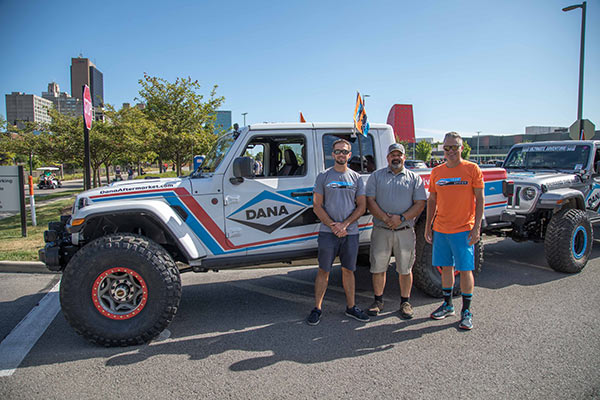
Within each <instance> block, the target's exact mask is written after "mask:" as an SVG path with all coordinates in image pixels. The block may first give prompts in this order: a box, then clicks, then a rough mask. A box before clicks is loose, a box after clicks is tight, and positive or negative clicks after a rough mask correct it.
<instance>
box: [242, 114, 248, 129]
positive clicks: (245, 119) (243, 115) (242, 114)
mask: <svg viewBox="0 0 600 400" xmlns="http://www.w3.org/2000/svg"><path fill="white" fill-rule="evenodd" d="M246 114H248V113H247V112H243V113H242V115H243V116H244V126H246Z"/></svg>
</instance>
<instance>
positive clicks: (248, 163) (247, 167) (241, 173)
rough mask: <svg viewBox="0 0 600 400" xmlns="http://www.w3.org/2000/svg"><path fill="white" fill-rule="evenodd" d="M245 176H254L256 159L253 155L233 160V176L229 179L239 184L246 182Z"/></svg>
mask: <svg viewBox="0 0 600 400" xmlns="http://www.w3.org/2000/svg"><path fill="white" fill-rule="evenodd" d="M244 178H254V159H253V158H252V157H238V158H236V159H235V160H233V177H232V178H230V179H229V181H230V182H231V183H233V184H234V185H237V184H239V183H242V182H244Z"/></svg>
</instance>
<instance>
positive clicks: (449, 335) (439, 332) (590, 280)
mask: <svg viewBox="0 0 600 400" xmlns="http://www.w3.org/2000/svg"><path fill="white" fill-rule="evenodd" d="M485 254H486V256H485V263H484V271H483V272H482V273H481V274H480V276H479V277H478V278H477V280H476V286H477V287H476V291H475V297H474V300H473V312H474V323H475V329H474V330H473V331H471V332H463V331H460V330H458V329H457V323H458V318H447V319H445V320H442V321H433V320H431V319H429V313H430V312H431V311H432V310H433V309H435V308H436V307H437V305H438V303H439V300H438V299H432V298H430V297H427V296H425V295H424V294H422V293H420V292H419V291H418V290H416V289H415V290H414V292H413V296H412V298H411V302H412V303H413V306H414V308H415V314H416V315H415V318H414V319H413V320H410V321H404V320H401V319H399V318H398V316H397V314H396V310H397V309H398V307H399V291H398V288H397V284H396V282H397V280H396V277H395V273H394V272H392V271H390V272H388V284H387V287H386V309H385V312H384V313H383V315H381V316H379V317H376V318H374V319H372V320H371V322H369V323H367V324H362V323H360V322H357V321H354V320H351V319H348V318H347V317H346V316H345V315H344V313H343V310H344V294H343V290H342V288H341V274H340V272H339V269H337V270H336V271H335V272H334V273H333V274H332V277H331V280H330V289H329V290H328V292H327V294H326V300H325V303H324V307H323V319H322V322H321V323H320V324H319V325H317V326H315V327H311V326H308V325H306V324H305V323H304V319H305V317H306V315H307V314H308V312H309V311H310V309H311V308H312V301H313V300H312V293H313V286H312V284H313V279H314V276H315V269H314V267H310V266H301V267H292V268H290V267H288V268H280V269H272V268H269V269H267V268H259V269H247V270H235V271H234V270H231V271H221V272H219V273H207V274H184V275H183V276H182V277H183V284H184V290H183V297H182V300H181V304H180V308H179V311H178V314H177V316H176V317H175V320H174V321H173V323H172V324H171V325H170V326H169V328H168V330H167V331H166V332H164V333H163V335H161V337H160V338H159V339H158V340H155V341H153V342H152V343H150V344H148V345H143V346H134V347H128V348H109V349H107V348H101V347H97V346H94V345H92V344H89V343H87V342H86V341H85V340H83V339H82V338H81V337H79V336H78V335H76V334H75V333H74V331H73V330H72V329H71V328H70V327H69V325H68V324H67V322H66V321H65V319H64V317H63V316H62V314H61V313H60V312H58V314H57V316H56V318H54V319H53V320H52V323H51V324H50V325H49V326H48V328H47V329H46V330H45V332H44V333H43V334H42V335H41V337H40V338H39V340H37V342H36V343H35V345H34V346H33V347H32V348H31V350H30V351H29V353H28V354H27V356H26V357H25V358H24V359H23V361H22V362H21V363H20V365H19V366H18V367H17V368H16V369H15V370H14V371H13V373H12V374H10V375H8V376H2V377H0V398H2V399H42V398H43V399H48V398H61V399H80V398H90V399H96V398H98V399H99V398H103V399H104V398H126V397H131V398H141V399H146V398H147V399H150V398H157V397H163V396H164V397H167V396H168V397H170V398H192V397H193V398H232V399H240V398H266V399H274V398H300V399H304V398H307V399H308V398H350V399H354V398H395V399H415V398H436V399H437V398H440V397H444V398H459V397H460V398H463V399H464V398H466V399H481V398H486V399H487V398H492V399H506V398H511V399H513V398H514V399H520V398H527V399H567V398H569V399H595V398H600V334H599V333H598V332H600V308H599V306H600V291H599V290H598V287H599V282H600V241H598V240H596V241H595V250H594V252H593V256H592V260H591V261H590V262H589V263H588V265H587V267H586V268H585V269H584V270H583V272H581V273H580V274H576V275H565V274H561V273H557V272H554V271H553V270H551V269H549V268H548V267H547V266H546V263H545V260H544V256H543V245H541V244H535V243H514V242H512V241H510V240H504V241H500V242H497V243H493V244H488V245H487V246H486V253H485ZM59 277H60V276H59V275H49V274H48V275H39V274H15V273H4V274H0V304H2V307H0V318H1V320H2V325H1V330H0V337H2V338H3V340H4V339H5V337H6V336H7V335H8V334H9V333H10V331H12V329H13V328H15V326H17V324H19V321H21V320H22V318H23V317H25V315H26V314H27V313H28V312H29V310H31V308H32V307H34V306H35V304H37V302H39V301H40V300H41V299H42V298H44V295H45V293H47V292H48V291H49V290H51V288H53V287H54V285H55V283H56V282H57V281H58V279H59ZM369 279H370V277H369V274H368V271H365V270H361V271H359V272H357V303H358V304H359V305H360V306H367V305H368V303H369V302H370V301H371V299H372V293H371V290H370V280H369ZM456 304H457V305H458V306H459V307H460V299H456ZM1 346H2V344H1V343H0V348H1ZM2 357H3V355H2V354H1V353H0V360H1V358H2Z"/></svg>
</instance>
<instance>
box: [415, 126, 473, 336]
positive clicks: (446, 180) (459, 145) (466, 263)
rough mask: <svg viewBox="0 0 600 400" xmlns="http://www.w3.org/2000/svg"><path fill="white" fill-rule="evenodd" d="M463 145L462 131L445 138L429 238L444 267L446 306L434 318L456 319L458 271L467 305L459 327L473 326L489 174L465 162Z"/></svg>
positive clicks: (436, 261)
mask: <svg viewBox="0 0 600 400" xmlns="http://www.w3.org/2000/svg"><path fill="white" fill-rule="evenodd" d="M462 150H463V141H462V138H461V137H460V135H459V134H458V133H456V132H449V133H447V134H446V136H445V137H444V156H445V157H446V162H445V163H444V164H442V165H439V166H437V167H435V168H434V169H433V170H432V171H431V177H430V183H429V193H430V194H429V199H428V200H427V221H426V223H425V240H427V242H429V243H432V244H433V257H432V264H433V266H435V267H441V269H442V290H443V292H444V303H443V304H442V305H441V306H440V307H438V308H437V309H436V310H435V311H434V312H433V313H431V318H433V319H443V318H446V317H448V316H451V315H455V311H454V305H453V304H452V289H453V287H454V270H455V269H456V271H459V273H460V289H461V291H462V298H463V307H462V312H461V321H460V324H459V328H461V329H466V330H470V329H472V328H473V314H472V313H471V300H472V298H473V288H474V286H475V281H474V278H473V270H474V269H475V257H474V244H475V243H477V242H478V241H479V232H480V229H481V219H482V217H483V207H484V196H483V185H484V184H483V175H482V173H481V170H480V169H479V166H477V164H475V163H472V162H469V161H465V160H463V159H462V156H461V153H462Z"/></svg>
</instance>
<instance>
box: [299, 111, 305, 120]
mask: <svg viewBox="0 0 600 400" xmlns="http://www.w3.org/2000/svg"><path fill="white" fill-rule="evenodd" d="M300 122H306V120H305V119H304V115H302V111H300Z"/></svg>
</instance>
